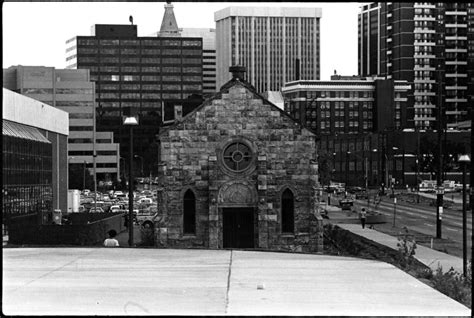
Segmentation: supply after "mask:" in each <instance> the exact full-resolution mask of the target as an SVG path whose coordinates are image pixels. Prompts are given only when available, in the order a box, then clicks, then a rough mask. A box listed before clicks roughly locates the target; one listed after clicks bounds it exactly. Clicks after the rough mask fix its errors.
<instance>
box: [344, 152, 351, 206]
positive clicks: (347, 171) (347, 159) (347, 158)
mask: <svg viewBox="0 0 474 318" xmlns="http://www.w3.org/2000/svg"><path fill="white" fill-rule="evenodd" d="M350 154H351V152H350V151H347V152H346V186H345V189H344V192H345V194H344V197H347V182H348V175H349V155H350Z"/></svg>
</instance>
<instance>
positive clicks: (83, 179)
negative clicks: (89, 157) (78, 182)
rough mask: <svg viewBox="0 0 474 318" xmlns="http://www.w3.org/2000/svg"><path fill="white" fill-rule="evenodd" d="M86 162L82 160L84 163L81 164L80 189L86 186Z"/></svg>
mask: <svg viewBox="0 0 474 318" xmlns="http://www.w3.org/2000/svg"><path fill="white" fill-rule="evenodd" d="M86 163H87V161H85V160H84V164H83V165H82V191H84V189H85V188H86Z"/></svg>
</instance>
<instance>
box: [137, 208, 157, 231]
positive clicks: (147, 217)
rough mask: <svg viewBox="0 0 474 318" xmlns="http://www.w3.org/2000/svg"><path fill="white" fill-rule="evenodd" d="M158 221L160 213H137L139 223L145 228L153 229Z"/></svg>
mask: <svg viewBox="0 0 474 318" xmlns="http://www.w3.org/2000/svg"><path fill="white" fill-rule="evenodd" d="M158 219H159V215H158V212H150V211H141V212H138V213H137V223H138V224H139V225H141V226H143V227H145V228H153V224H154V222H155V221H156V220H158Z"/></svg>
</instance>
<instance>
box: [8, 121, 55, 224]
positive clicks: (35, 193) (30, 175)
mask: <svg viewBox="0 0 474 318" xmlns="http://www.w3.org/2000/svg"><path fill="white" fill-rule="evenodd" d="M2 141H3V147H2V148H3V167H2V172H3V189H2V194H3V204H2V209H3V215H4V218H5V217H7V218H9V217H12V216H22V215H28V214H36V213H37V212H39V211H51V210H52V200H53V189H52V186H53V184H52V166H53V165H52V145H51V142H50V141H48V139H46V137H44V136H43V135H42V134H41V133H39V132H38V130H37V129H32V128H31V127H29V126H25V125H21V124H18V123H14V122H11V121H8V120H3V139H2Z"/></svg>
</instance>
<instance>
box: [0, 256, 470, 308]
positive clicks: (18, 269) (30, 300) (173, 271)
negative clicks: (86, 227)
mask: <svg viewBox="0 0 474 318" xmlns="http://www.w3.org/2000/svg"><path fill="white" fill-rule="evenodd" d="M2 304H3V308H2V310H3V313H4V314H6V315H279V316H280V315H292V316H294V315H311V316H321V315H323V316H324V315H331V316H333V315H350V316H387V315H389V316H394V315H395V316H470V313H471V310H470V309H469V308H467V307H465V306H463V305H462V304H460V303H458V302H456V301H454V300H452V299H451V298H449V297H447V296H445V295H443V294H441V293H439V292H438V291H436V290H435V289H433V288H431V287H429V286H427V285H425V284H423V283H422V282H420V281H418V280H417V279H415V278H413V277H412V276H410V275H408V274H406V273H405V272H403V271H401V270H399V269H397V268H396V267H394V266H392V265H390V264H387V263H384V262H378V261H371V260H363V259H356V258H348V257H337V256H327V255H309V254H290V253H276V252H259V251H241V250H232V251H231V250H197V249H196V250H174V249H145V248H143V249H140V248H133V249H132V248H101V247H97V248H4V249H3V299H2Z"/></svg>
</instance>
